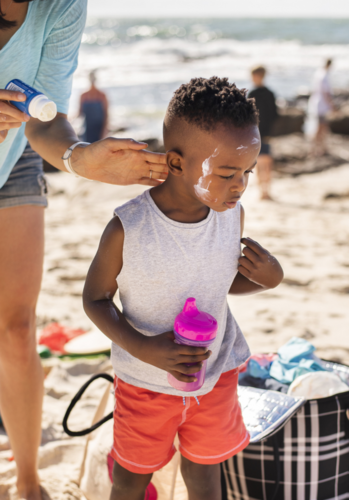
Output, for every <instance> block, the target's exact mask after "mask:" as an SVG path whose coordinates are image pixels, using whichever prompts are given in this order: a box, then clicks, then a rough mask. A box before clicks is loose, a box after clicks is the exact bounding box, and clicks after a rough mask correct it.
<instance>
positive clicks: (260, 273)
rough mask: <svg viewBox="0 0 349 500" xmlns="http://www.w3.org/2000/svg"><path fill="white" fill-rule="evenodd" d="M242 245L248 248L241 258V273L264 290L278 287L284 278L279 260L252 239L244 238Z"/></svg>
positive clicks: (239, 267) (244, 250)
mask: <svg viewBox="0 0 349 500" xmlns="http://www.w3.org/2000/svg"><path fill="white" fill-rule="evenodd" d="M241 243H243V244H244V245H246V246H245V248H244V249H243V250H242V253H243V254H244V256H241V257H240V258H239V266H238V271H239V273H240V274H242V275H243V276H245V277H246V278H247V279H249V280H250V281H253V282H254V283H257V285H260V286H262V287H263V288H275V287H276V286H278V284H279V283H280V282H281V281H282V278H283V277H284V273H283V270H282V267H281V266H280V264H279V262H278V260H277V259H276V258H275V257H274V256H273V255H271V253H269V252H268V250H266V249H265V248H263V247H262V246H261V245H260V244H259V243H257V241H254V240H252V239H251V238H242V239H241Z"/></svg>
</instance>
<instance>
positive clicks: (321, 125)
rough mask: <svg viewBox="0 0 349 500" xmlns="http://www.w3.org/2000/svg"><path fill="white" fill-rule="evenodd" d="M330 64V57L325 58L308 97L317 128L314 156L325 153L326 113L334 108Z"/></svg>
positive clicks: (314, 140)
mask: <svg viewBox="0 0 349 500" xmlns="http://www.w3.org/2000/svg"><path fill="white" fill-rule="evenodd" d="M331 66H332V59H327V61H326V62H325V65H324V67H323V68H320V69H319V70H318V71H317V72H316V74H315V77H314V80H313V85H312V93H311V96H310V99H309V105H308V111H309V115H310V116H312V117H314V118H316V120H317V129H316V133H315V135H314V138H313V155H314V156H323V155H324V154H326V136H327V134H328V124H327V118H326V115H327V113H328V112H329V111H331V110H333V109H334V106H333V100H332V95H331V85H330V79H329V76H330V75H329V73H330V69H331Z"/></svg>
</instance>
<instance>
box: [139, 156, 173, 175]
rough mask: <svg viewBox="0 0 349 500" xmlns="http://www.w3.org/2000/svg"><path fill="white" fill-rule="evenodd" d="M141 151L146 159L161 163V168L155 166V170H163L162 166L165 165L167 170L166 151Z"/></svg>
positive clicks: (149, 161) (150, 161)
mask: <svg viewBox="0 0 349 500" xmlns="http://www.w3.org/2000/svg"><path fill="white" fill-rule="evenodd" d="M141 153H142V157H143V160H144V161H147V162H148V163H151V164H153V163H155V164H157V165H159V168H155V167H154V169H155V170H158V171H159V172H160V171H162V170H161V168H162V167H164V166H165V168H166V170H167V162H166V155H165V154H164V153H153V152H152V151H142V152H141Z"/></svg>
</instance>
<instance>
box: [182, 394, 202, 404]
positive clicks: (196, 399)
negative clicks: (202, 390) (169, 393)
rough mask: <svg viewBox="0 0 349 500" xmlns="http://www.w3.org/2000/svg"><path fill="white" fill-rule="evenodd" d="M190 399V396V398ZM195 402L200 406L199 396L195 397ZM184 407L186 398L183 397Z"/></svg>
mask: <svg viewBox="0 0 349 500" xmlns="http://www.w3.org/2000/svg"><path fill="white" fill-rule="evenodd" d="M189 397H190V396H189ZM194 399H195V401H196V402H197V404H198V405H200V402H199V400H198V398H197V396H194ZM183 406H185V396H183Z"/></svg>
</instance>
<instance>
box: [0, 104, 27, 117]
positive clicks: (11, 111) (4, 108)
mask: <svg viewBox="0 0 349 500" xmlns="http://www.w3.org/2000/svg"><path fill="white" fill-rule="evenodd" d="M0 113H1V114H5V115H9V116H12V117H13V118H14V119H15V120H16V121H18V122H27V121H29V120H30V116H29V115H27V114H25V113H22V111H20V110H19V109H17V108H15V107H14V106H11V104H8V103H6V102H4V101H0Z"/></svg>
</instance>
